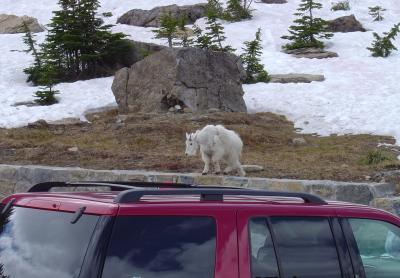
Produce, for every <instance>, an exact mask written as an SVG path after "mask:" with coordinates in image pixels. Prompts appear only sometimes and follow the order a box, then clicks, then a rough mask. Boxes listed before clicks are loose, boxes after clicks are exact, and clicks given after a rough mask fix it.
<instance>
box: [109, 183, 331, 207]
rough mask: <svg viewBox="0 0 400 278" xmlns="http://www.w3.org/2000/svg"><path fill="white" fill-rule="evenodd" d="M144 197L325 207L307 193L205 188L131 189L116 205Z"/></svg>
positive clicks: (116, 199) (315, 197)
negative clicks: (273, 200) (248, 199)
mask: <svg viewBox="0 0 400 278" xmlns="http://www.w3.org/2000/svg"><path fill="white" fill-rule="evenodd" d="M146 195H151V196H154V195H157V196H160V195H165V196H169V195H180V196H182V195H200V200H202V201H223V199H224V196H225V195H228V196H239V195H243V196H260V197H287V198H299V199H303V200H304V202H305V203H310V204H315V205H326V204H327V202H325V201H324V200H323V199H321V198H320V197H318V196H315V195H312V194H308V193H296V192H273V191H264V190H253V189H240V188H238V189H232V188H228V189H224V188H216V187H213V188H210V189H208V188H206V187H198V188H196V187H193V188H186V189H169V190H156V189H132V190H127V191H124V192H121V193H120V194H118V196H117V197H116V198H115V202H117V203H135V202H139V201H140V199H141V198H142V197H143V196H146Z"/></svg>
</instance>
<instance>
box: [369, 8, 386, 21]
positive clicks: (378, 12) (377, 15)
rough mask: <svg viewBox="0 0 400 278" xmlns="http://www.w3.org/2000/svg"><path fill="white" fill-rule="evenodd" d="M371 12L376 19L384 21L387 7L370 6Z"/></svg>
mask: <svg viewBox="0 0 400 278" xmlns="http://www.w3.org/2000/svg"><path fill="white" fill-rule="evenodd" d="M368 9H369V14H370V15H371V16H372V17H373V18H374V21H382V20H383V12H384V11H386V9H384V8H382V7H381V6H375V7H368Z"/></svg>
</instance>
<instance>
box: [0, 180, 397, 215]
mask: <svg viewBox="0 0 400 278" xmlns="http://www.w3.org/2000/svg"><path fill="white" fill-rule="evenodd" d="M93 184H95V185H99V184H100V185H104V184H107V183H93ZM93 184H90V186H92V185H93ZM121 184H122V186H121V187H119V186H120V185H121ZM121 184H120V185H116V186H115V187H113V186H111V188H113V189H114V190H115V189H118V190H119V191H104V190H103V191H82V192H77V191H73V192H71V191H69V192H41V191H40V190H41V189H43V188H44V189H45V191H46V190H51V189H52V185H59V186H60V187H68V184H67V183H50V184H49V183H45V185H44V186H40V184H39V186H36V187H35V186H34V187H32V188H31V191H33V192H28V193H19V194H14V195H11V196H10V197H8V198H5V199H4V200H3V201H2V203H4V204H6V203H8V202H10V201H12V202H13V204H14V205H16V206H22V207H30V208H37V209H47V210H60V211H68V212H75V211H77V210H78V209H80V208H82V207H85V208H86V210H85V213H88V214H97V215H116V214H117V213H118V210H119V209H120V208H121V207H123V208H130V207H132V208H135V209H136V210H137V209H138V208H142V209H143V208H149V207H154V206H157V207H158V208H160V207H168V208H169V209H170V210H171V209H173V208H179V211H182V209H189V208H190V209H193V208H201V209H202V210H207V209H209V210H210V211H212V210H216V209H218V210H221V209H224V208H226V209H245V210H263V209H267V208H268V209H269V211H270V210H276V209H278V210H279V211H283V210H284V211H286V213H291V212H294V211H295V210H300V211H304V212H306V213H307V214H309V215H313V214H315V213H317V212H318V211H325V212H327V211H328V210H329V211H331V212H333V211H334V212H335V214H338V215H341V214H342V215H349V214H353V215H359V216H360V217H362V216H363V215H371V214H373V215H375V216H376V217H378V218H380V217H395V216H393V215H391V214H390V213H388V212H384V211H381V210H379V209H376V208H371V207H368V206H365V205H359V204H353V203H346V202H339V201H325V200H322V199H320V198H319V197H317V196H315V195H311V194H306V193H293V192H268V191H262V190H251V189H243V188H237V187H235V188H232V187H221V186H211V187H210V186H204V187H202V186H191V185H184V186H183V187H184V189H183V190H182V189H180V187H179V185H176V184H175V185H173V186H171V184H154V183H149V184H143V183H140V185H142V186H144V187H137V185H138V184H137V183H134V186H132V185H127V183H121ZM72 185H73V186H76V184H72ZM79 185H82V184H79ZM155 185H157V186H158V187H157V188H155V187H154V186H155ZM70 186H71V185H70ZM146 186H148V187H147V188H146ZM55 187H57V186H55ZM149 187H150V188H149ZM177 188H178V189H177ZM32 189H33V190H32ZM217 195H218V196H217ZM219 195H221V196H219ZM204 196H206V198H203V197H204ZM216 196H217V198H216V199H215V197H216ZM218 197H220V198H218ZM304 209H306V210H304ZM397 221H398V219H397Z"/></svg>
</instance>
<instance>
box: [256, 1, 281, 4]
mask: <svg viewBox="0 0 400 278" xmlns="http://www.w3.org/2000/svg"><path fill="white" fill-rule="evenodd" d="M261 3H265V4H285V3H287V1H286V0H261Z"/></svg>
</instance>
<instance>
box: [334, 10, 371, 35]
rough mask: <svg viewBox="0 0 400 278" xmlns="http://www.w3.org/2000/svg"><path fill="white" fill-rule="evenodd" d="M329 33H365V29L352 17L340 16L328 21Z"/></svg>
mask: <svg viewBox="0 0 400 278" xmlns="http://www.w3.org/2000/svg"><path fill="white" fill-rule="evenodd" d="M328 23H329V31H330V32H343V33H347V32H365V31H366V30H365V28H364V27H363V26H362V25H361V23H360V22H359V21H358V20H357V19H356V17H355V16H354V15H353V14H352V15H348V16H342V17H339V18H336V19H334V20H331V21H328Z"/></svg>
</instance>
